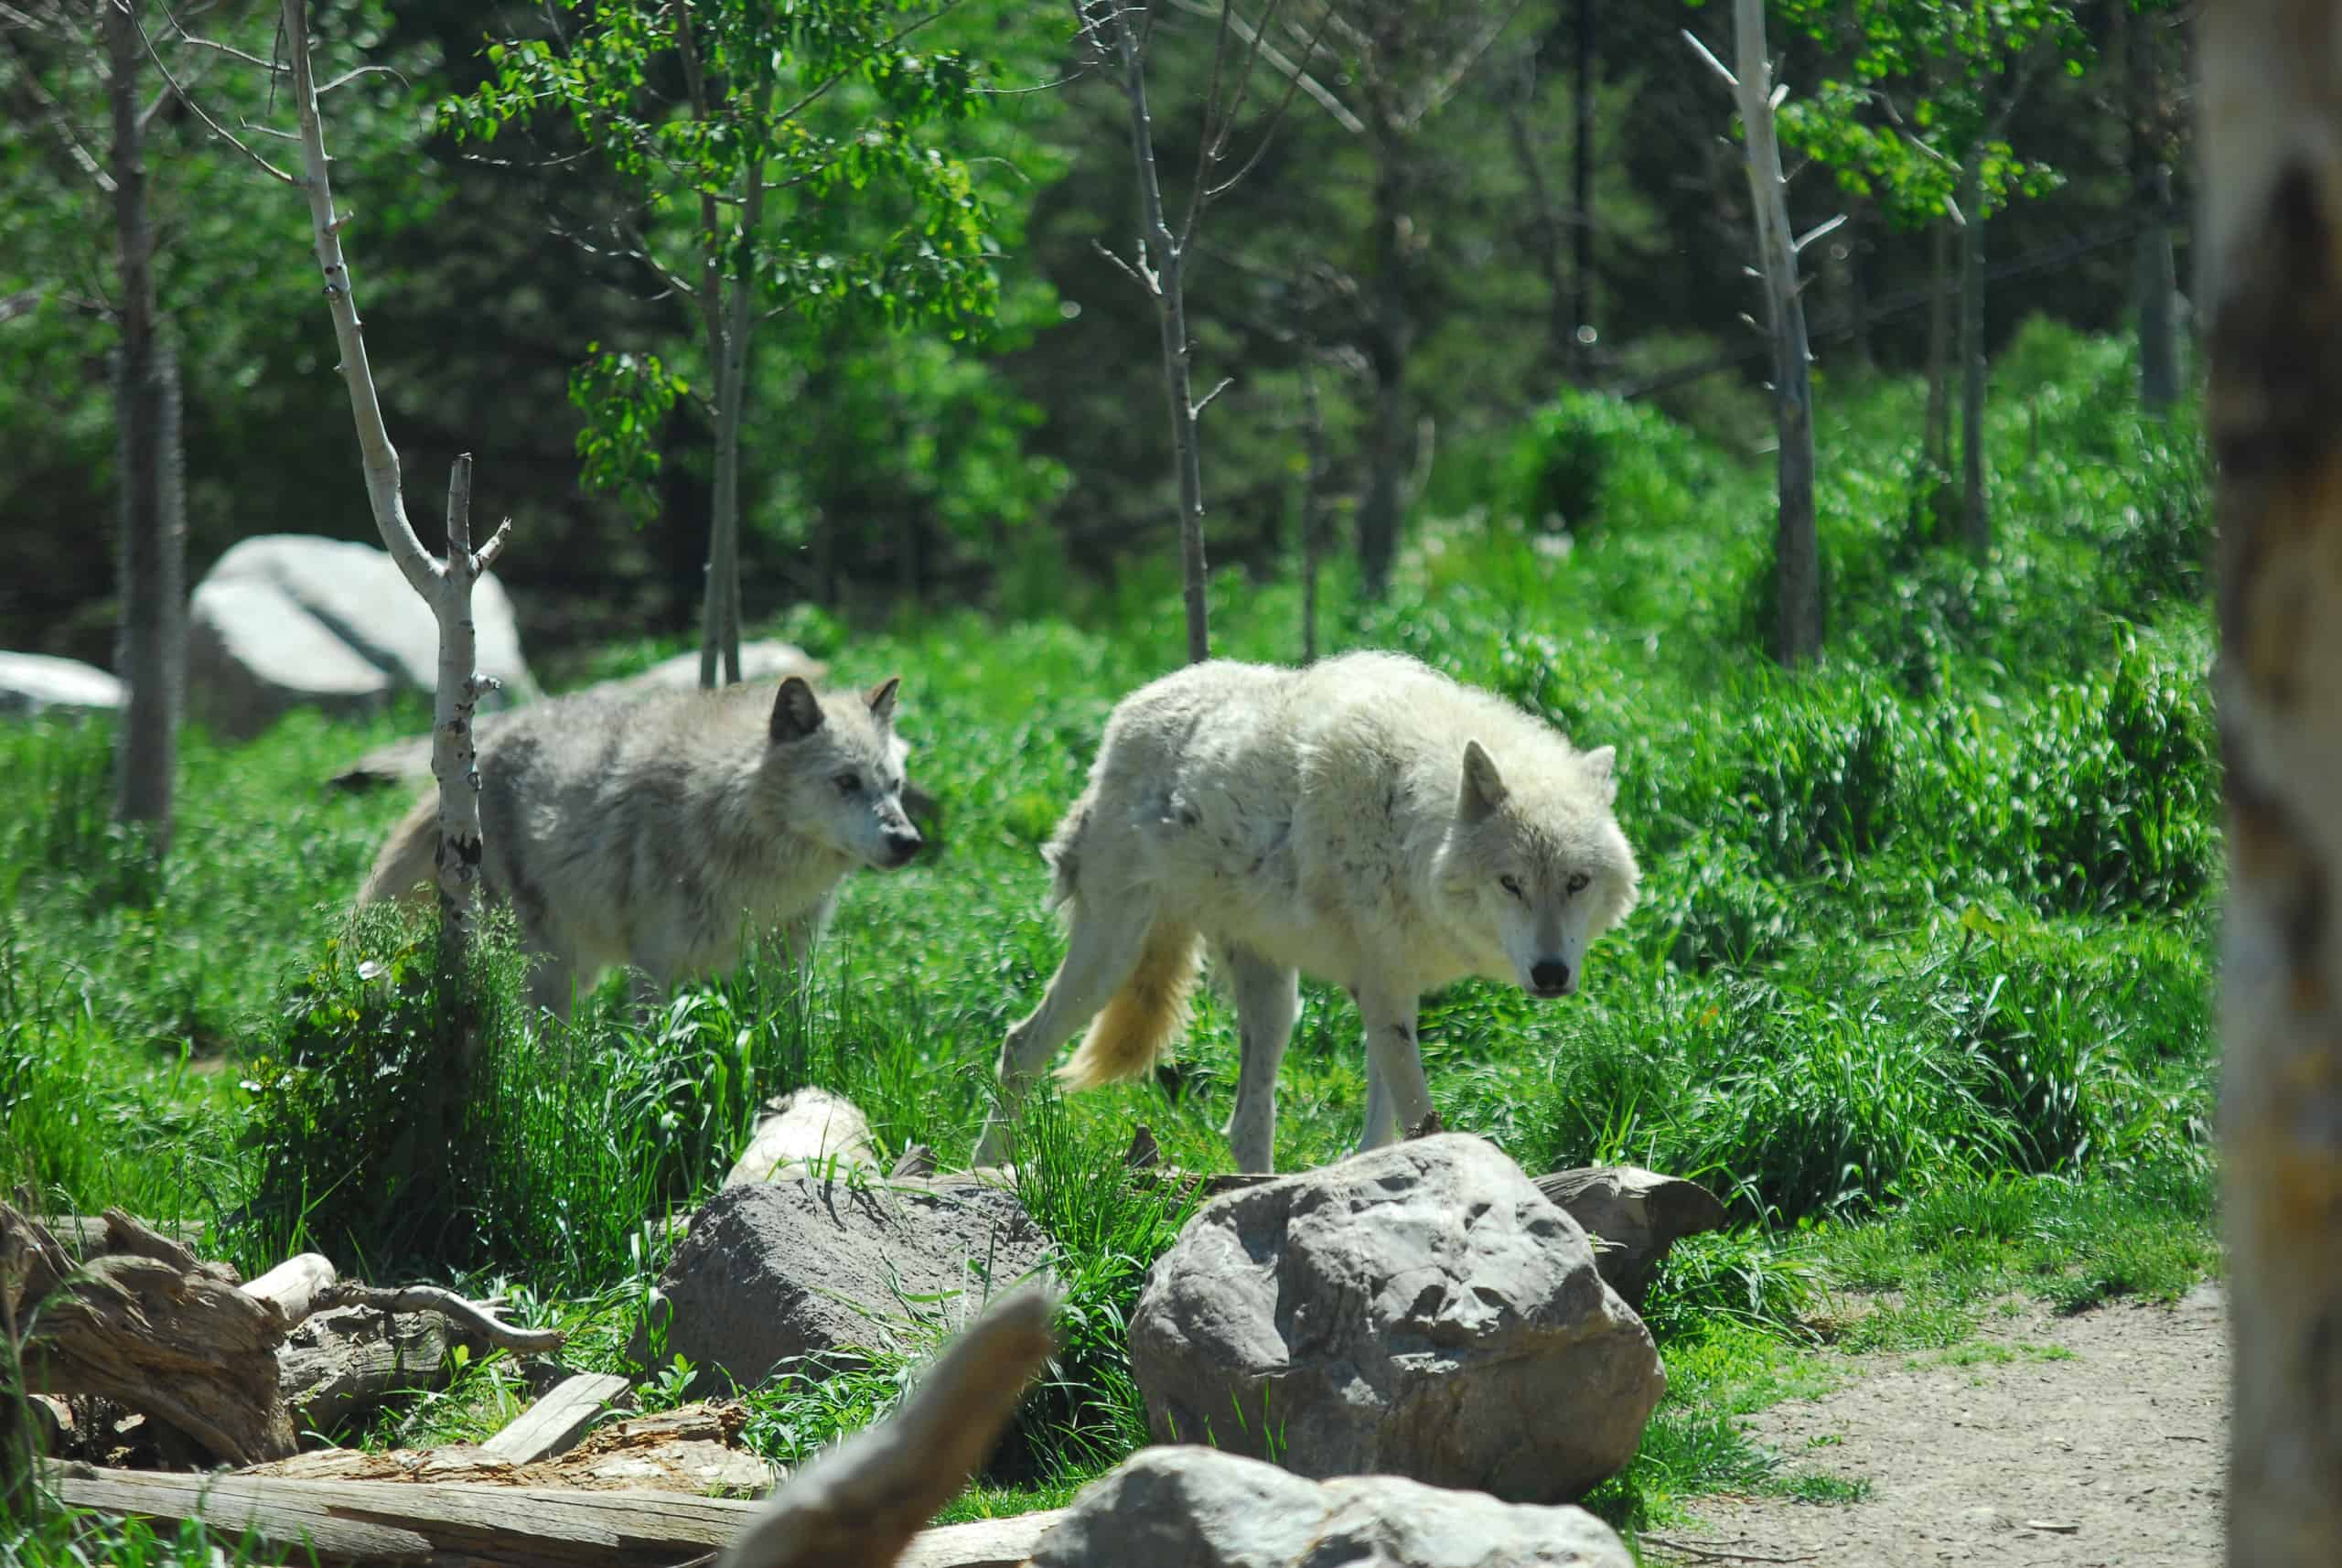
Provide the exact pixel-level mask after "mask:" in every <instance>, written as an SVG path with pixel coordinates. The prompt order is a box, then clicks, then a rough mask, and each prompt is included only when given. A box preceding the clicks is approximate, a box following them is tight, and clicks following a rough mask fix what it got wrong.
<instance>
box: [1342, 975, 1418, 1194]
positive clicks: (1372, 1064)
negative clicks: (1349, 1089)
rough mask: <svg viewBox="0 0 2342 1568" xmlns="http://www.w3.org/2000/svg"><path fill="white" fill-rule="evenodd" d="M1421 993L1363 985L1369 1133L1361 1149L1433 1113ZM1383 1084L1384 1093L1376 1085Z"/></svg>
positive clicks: (1361, 1001) (1378, 1144) (1360, 1003)
mask: <svg viewBox="0 0 2342 1568" xmlns="http://www.w3.org/2000/svg"><path fill="white" fill-rule="evenodd" d="M1416 1001H1417V996H1416V993H1413V992H1412V991H1409V992H1401V991H1399V990H1397V989H1395V988H1388V989H1386V988H1380V987H1377V986H1375V985H1372V984H1367V985H1362V986H1360V987H1359V998H1358V1010H1359V1019H1360V1020H1361V1021H1362V1022H1363V1023H1364V1025H1365V1026H1366V1061H1367V1079H1366V1134H1365V1136H1364V1137H1363V1138H1361V1139H1360V1140H1359V1152H1360V1153H1364V1152H1365V1151H1366V1150H1368V1149H1379V1148H1380V1147H1382V1146H1383V1145H1384V1144H1389V1143H1391V1142H1392V1141H1394V1140H1395V1139H1396V1137H1397V1136H1398V1134H1399V1132H1400V1131H1401V1130H1402V1129H1409V1128H1414V1127H1419V1126H1421V1125H1423V1119H1424V1118H1425V1117H1427V1116H1429V1115H1430V1114H1431V1113H1432V1111H1431V1085H1430V1083H1429V1082H1427V1081H1426V1080H1425V1079H1424V1078H1423V1048H1422V1045H1421V1042H1420V1041H1419V1040H1418V1039H1417V1038H1416V1036H1415V1004H1416ZM1377 1090H1380V1095H1378V1094H1377V1093H1376V1091H1377Z"/></svg>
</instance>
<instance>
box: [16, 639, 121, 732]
mask: <svg viewBox="0 0 2342 1568" xmlns="http://www.w3.org/2000/svg"><path fill="white" fill-rule="evenodd" d="M122 698H123V689H122V682H120V681H117V680H115V679H114V678H113V676H112V675H109V674H107V673H106V672H105V671H102V670H101V669H99V668H98V667H97V666H96V665H94V664H84V663H82V662H81V660H78V659H58V658H55V657H52V656H51V655H49V654H46V653H0V716H5V717H9V718H30V717H32V716H33V715H35V714H46V713H64V714H91V713H112V712H113V711H114V710H115V709H116V708H119V707H121V706H122Z"/></svg>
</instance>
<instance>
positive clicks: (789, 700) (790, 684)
mask: <svg viewBox="0 0 2342 1568" xmlns="http://www.w3.org/2000/svg"><path fill="white" fill-rule="evenodd" d="M821 727H822V701H821V699H820V698H819V697H816V696H814V695H813V688H812V687H811V686H809V685H807V684H806V683H805V677H804V676H802V675H791V676H790V678H789V679H788V680H786V681H783V682H781V683H780V695H779V696H778V697H775V698H774V699H773V702H772V738H773V743H774V744H775V745H779V744H780V743H782V742H784V741H791V740H802V739H804V738H805V737H806V736H809V735H811V734H812V733H813V732H814V731H815V730H817V729H820V728H821Z"/></svg>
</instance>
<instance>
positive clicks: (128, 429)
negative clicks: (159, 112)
mask: <svg viewBox="0 0 2342 1568" xmlns="http://www.w3.org/2000/svg"><path fill="white" fill-rule="evenodd" d="M99 9H100V12H101V14H102V17H103V20H104V27H105V40H106V96H107V99H108V101H109V104H110V107H111V109H112V111H113V159H112V166H111V172H112V174H113V217H114V254H115V257H116V266H117V270H118V271H119V273H120V274H121V279H120V281H121V289H122V298H121V302H120V311H121V321H122V348H121V358H120V360H119V363H118V364H117V365H116V367H115V381H114V421H115V424H116V425H117V427H118V429H119V431H120V435H121V471H120V475H119V482H120V484H121V486H122V498H121V504H120V523H119V551H120V564H121V572H122V577H121V593H122V611H121V622H120V626H119V628H118V630H117V633H116V637H115V643H114V668H115V671H116V672H117V673H118V674H120V675H121V677H122V679H123V682H124V684H125V685H126V686H127V687H128V688H129V693H128V700H127V702H126V703H125V705H124V709H123V714H122V736H121V743H120V746H119V747H118V750H117V755H116V757H115V763H114V817H115V820H116V821H118V822H137V823H142V824H144V825H145V827H146V829H147V831H148V832H149V833H150V835H151V837H150V840H149V843H150V847H151V850H152V852H153V853H154V854H156V855H157V856H159V855H162V854H166V853H167V852H168V850H169V848H170V841H171V792H172V783H173V779H174V777H175V775H176V773H177V757H178V725H179V705H180V697H181V693H182V690H183V682H184V678H185V671H186V664H187V658H186V655H187V508H186V490H185V486H184V483H183V474H182V469H181V467H180V461H179V383H178V367H177V363H176V361H175V360H173V358H172V356H171V353H170V350H169V349H168V348H167V346H166V345H164V344H162V343H161V342H160V341H158V339H157V338H156V324H155V266H154V262H155V242H154V234H153V231H151V230H150V228H149V227H148V224H147V220H146V150H145V132H144V129H143V126H142V124H141V121H140V105H139V102H138V81H139V65H140V62H141V60H142V59H143V57H144V48H143V46H142V44H141V41H140V38H139V34H138V24H137V21H136V19H135V18H134V16H132V14H131V13H130V11H129V10H127V9H126V8H124V6H123V5H102V6H101V7H100V8H99Z"/></svg>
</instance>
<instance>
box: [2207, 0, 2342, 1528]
mask: <svg viewBox="0 0 2342 1568" xmlns="http://www.w3.org/2000/svg"><path fill="white" fill-rule="evenodd" d="M2200 26H2201V32H2200V34H2199V46H2200V47H2199V60H2200V69H2201V73H2202V75H2201V81H2202V86H2201V91H2200V94H2199V100H2198V103H2199V113H2200V114H2201V122H2200V140H2199V142H2198V145H2200V146H2201V147H2202V149H2203V153H2202V158H2203V164H2202V177H2201V179H2200V181H2199V188H2200V189H2201V190H2202V192H2203V196H2202V209H2201V222H2200V226H2199V229H2198V232H2199V233H2201V234H2202V235H2203V237H2204V242H2205V243H2204V245H2203V247H2202V255H2203V263H2202V276H2201V279H2200V282H2199V289H2198V293H2199V297H2201V298H2203V299H2204V300H2206V301H2207V302H2208V323H2209V338H2208V347H2209V350H2210V380H2209V385H2208V395H2207V399H2206V413H2207V424H2208V429H2209V433H2210V435H2211V440H2212V446H2213V452H2214V456H2216V458H2217V459H2218V466H2219V478H2218V518H2219V562H2218V566H2219V589H2218V606H2219V623H2220V652H2219V663H2218V684H2217V687H2216V692H2217V698H2218V706H2219V716H2220V741H2221V755H2222V759H2223V763H2224V767H2225V787H2226V791H2227V796H2228V823H2227V825H2228V854H2229V906H2228V910H2227V917H2226V920H2225V924H2224V929H2223V941H2222V947H2223V951H2222V955H2221V977H2220V1029H2221V1035H2222V1037H2223V1041H2224V1044H2225V1047H2226V1051H2225V1058H2224V1062H2223V1069H2222V1082H2221V1104H2220V1147H2221V1210H2222V1219H2223V1222H2224V1225H2225V1227H2226V1230H2227V1240H2228V1247H2229V1282H2230V1293H2231V1300H2232V1304H2233V1305H2232V1307H2231V1326H2230V1330H2229V1332H2230V1337H2231V1343H2232V1348H2233V1352H2234V1365H2233V1371H2232V1373H2231V1377H2232V1384H2231V1394H2232V1398H2233V1408H2232V1414H2231V1420H2230V1423H2229V1429H2230V1432H2231V1438H2230V1444H2231V1447H2230V1453H2229V1487H2228V1496H2227V1498H2226V1504H2227V1516H2228V1544H2229V1553H2228V1561H2229V1563H2231V1564H2233V1565H2236V1568H2312V1565H2313V1564H2315V1565H2317V1568H2326V1565H2327V1564H2331V1563H2342V1333H2338V1332H2337V1331H2342V902H2337V898H2336V897H2335V889H2336V887H2337V877H2342V794H2337V792H2336V789H2335V779H2337V777H2338V776H2342V244H2337V241H2338V240H2342V12H2337V9H2336V8H2335V7H2334V6H2332V5H2329V4H2326V0H2223V3H2222V4H2219V5H2210V6H2208V7H2206V8H2205V10H2204V13H2203V20H2202V22H2201V24H2200Z"/></svg>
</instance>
